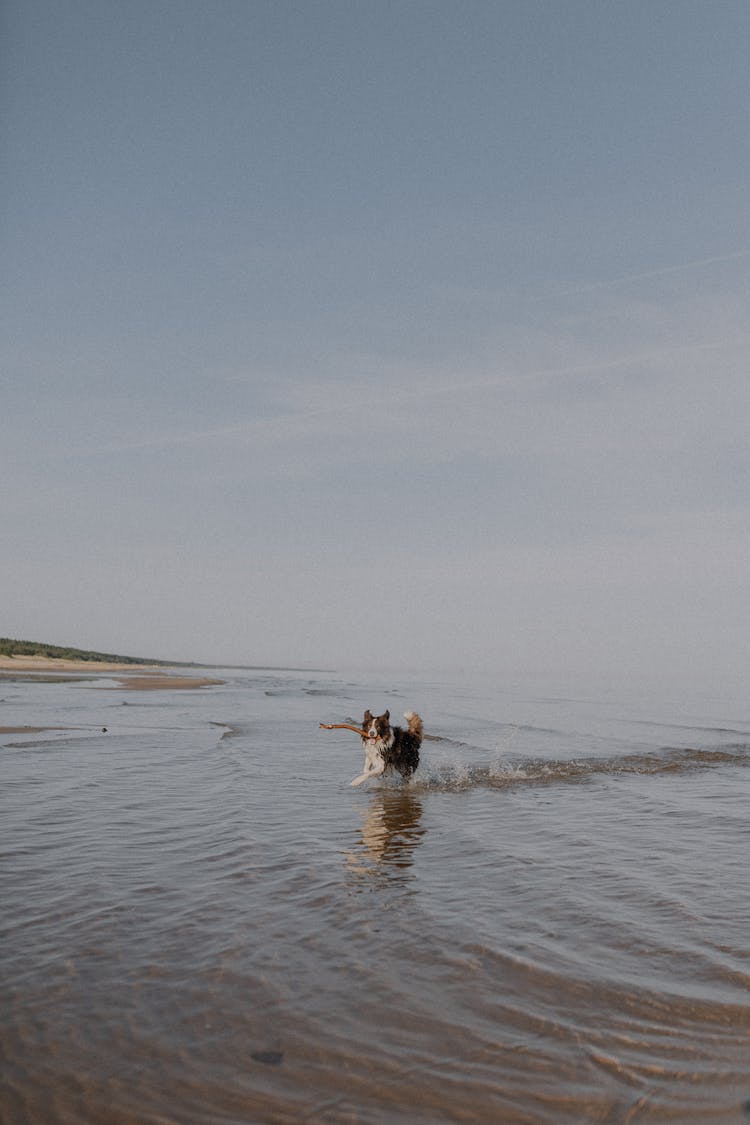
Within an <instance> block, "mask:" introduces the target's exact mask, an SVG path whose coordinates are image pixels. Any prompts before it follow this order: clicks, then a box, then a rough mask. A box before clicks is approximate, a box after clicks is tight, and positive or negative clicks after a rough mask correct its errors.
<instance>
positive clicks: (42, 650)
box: [0, 637, 167, 664]
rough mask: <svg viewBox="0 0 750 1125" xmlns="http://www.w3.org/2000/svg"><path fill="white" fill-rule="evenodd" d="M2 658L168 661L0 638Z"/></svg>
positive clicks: (112, 661) (131, 661)
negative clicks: (43, 657)
mask: <svg viewBox="0 0 750 1125" xmlns="http://www.w3.org/2000/svg"><path fill="white" fill-rule="evenodd" d="M0 656H49V657H52V659H54V660H90V661H92V662H96V663H107V664H166V663H167V661H166V660H148V659H146V658H145V657H141V656H117V655H115V654H114V653H111V652H89V651H88V650H85V649H81V648H62V647H61V646H60V645H45V644H40V643H39V642H38V641H16V640H13V639H11V638H10V637H0Z"/></svg>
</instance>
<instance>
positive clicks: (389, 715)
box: [383, 711, 391, 722]
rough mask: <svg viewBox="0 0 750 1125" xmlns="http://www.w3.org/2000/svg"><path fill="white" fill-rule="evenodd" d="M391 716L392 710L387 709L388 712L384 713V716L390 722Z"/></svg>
mask: <svg viewBox="0 0 750 1125" xmlns="http://www.w3.org/2000/svg"><path fill="white" fill-rule="evenodd" d="M390 717H391V713H390V711H386V713H385V714H384V715H383V718H384V719H385V721H386V722H388V720H389V719H390Z"/></svg>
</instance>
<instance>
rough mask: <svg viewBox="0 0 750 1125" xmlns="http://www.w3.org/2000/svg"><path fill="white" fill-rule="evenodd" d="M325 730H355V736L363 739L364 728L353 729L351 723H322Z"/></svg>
mask: <svg viewBox="0 0 750 1125" xmlns="http://www.w3.org/2000/svg"><path fill="white" fill-rule="evenodd" d="M320 726H321V728H322V729H323V730H353V731H354V733H355V734H358V735H359V736H360V737H362V733H363V732H362V727H353V726H352V725H351V723H321V724H320Z"/></svg>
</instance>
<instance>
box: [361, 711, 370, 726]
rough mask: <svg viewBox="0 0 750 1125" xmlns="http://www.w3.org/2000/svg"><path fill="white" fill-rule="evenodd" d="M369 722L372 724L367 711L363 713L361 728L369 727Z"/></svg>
mask: <svg viewBox="0 0 750 1125" xmlns="http://www.w3.org/2000/svg"><path fill="white" fill-rule="evenodd" d="M371 722H372V715H371V714H370V712H369V711H365V717H364V719H363V720H362V726H363V727H366V726H368V725H369V724H370V723H371Z"/></svg>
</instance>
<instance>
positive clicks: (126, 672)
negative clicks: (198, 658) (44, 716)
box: [0, 656, 224, 691]
mask: <svg viewBox="0 0 750 1125" xmlns="http://www.w3.org/2000/svg"><path fill="white" fill-rule="evenodd" d="M4 673H5V674H7V673H13V674H21V675H24V674H26V675H30V676H33V675H40V674H44V675H56V674H57V673H61V674H63V675H72V676H81V677H82V678H86V677H91V678H92V679H94V678H95V677H96V676H100V675H107V676H111V675H112V673H117V675H116V676H115V677H114V678H115V679H116V680H117V687H115V688H111V689H110V690H113V691H123V690H126V691H179V690H182V691H185V690H192V689H195V688H203V687H212V686H215V685H217V684H222V683H224V681H223V680H217V679H214V678H212V677H210V676H200V675H197V676H189V675H185V674H184V670H181V672H180V674H179V675H174V674H173V672H172V670H171V669H170V668H168V667H167V666H164V665H155V664H114V663H106V662H104V661H101V662H99V661H95V660H65V659H58V658H56V657H51V656H0V678H2V676H3V674H4Z"/></svg>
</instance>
